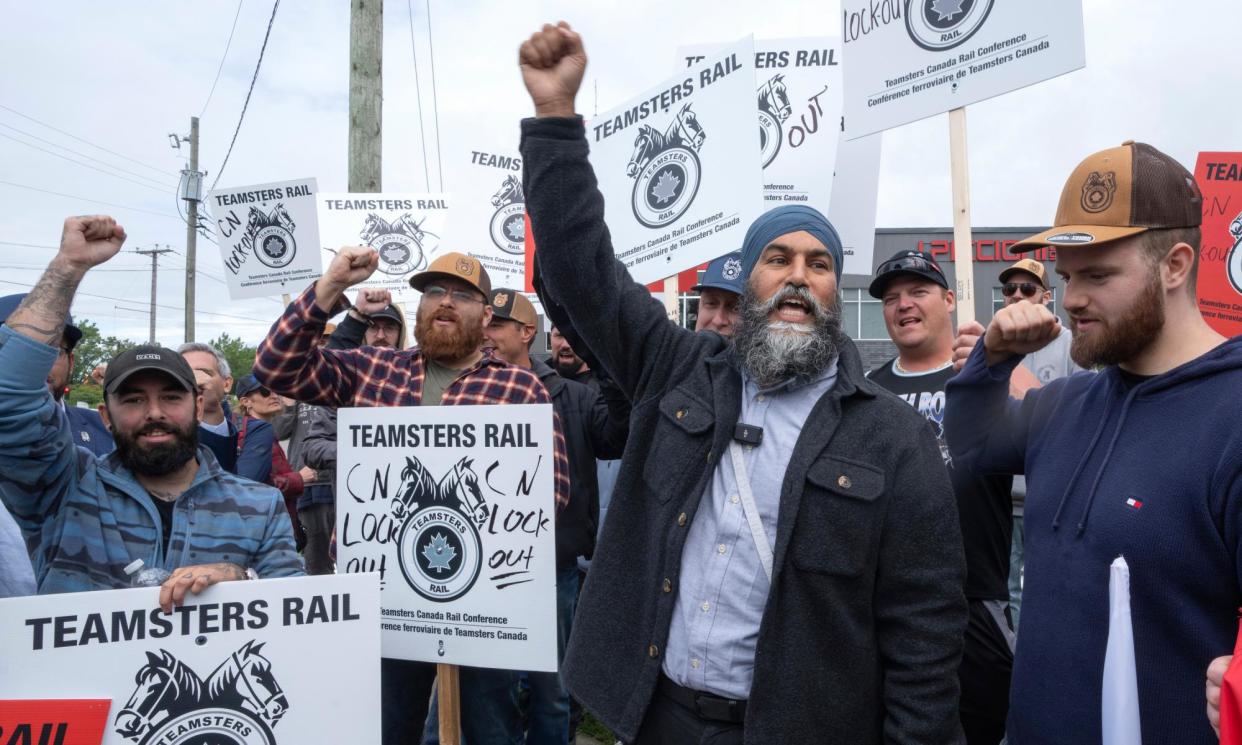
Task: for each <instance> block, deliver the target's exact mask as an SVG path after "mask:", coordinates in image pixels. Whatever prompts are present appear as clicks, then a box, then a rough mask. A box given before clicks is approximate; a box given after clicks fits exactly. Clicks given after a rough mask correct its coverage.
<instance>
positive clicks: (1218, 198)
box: [1195, 153, 1242, 337]
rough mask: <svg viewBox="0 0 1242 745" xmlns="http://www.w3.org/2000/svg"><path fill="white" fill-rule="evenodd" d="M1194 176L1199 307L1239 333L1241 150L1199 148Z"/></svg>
mask: <svg viewBox="0 0 1242 745" xmlns="http://www.w3.org/2000/svg"><path fill="white" fill-rule="evenodd" d="M1195 180H1196V181H1198V182H1199V189H1200V190H1201V191H1202V192H1203V227H1202V235H1203V237H1202V242H1201V248H1200V251H1199V279H1198V282H1197V284H1196V287H1197V293H1198V296H1199V311H1200V312H1201V313H1202V314H1203V318H1204V319H1205V320H1206V321H1207V322H1208V324H1209V325H1210V326H1211V327H1212V328H1214V329H1216V331H1217V333H1220V334H1223V335H1225V336H1228V337H1234V336H1237V335H1238V334H1242V153H1199V161H1198V163H1197V164H1196V165H1195Z"/></svg>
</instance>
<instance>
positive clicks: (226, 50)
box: [198, 0, 245, 119]
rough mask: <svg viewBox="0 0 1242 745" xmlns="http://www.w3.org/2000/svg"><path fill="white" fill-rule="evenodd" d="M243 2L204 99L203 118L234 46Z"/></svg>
mask: <svg viewBox="0 0 1242 745" xmlns="http://www.w3.org/2000/svg"><path fill="white" fill-rule="evenodd" d="M243 2H245V0H237V12H236V13H234V14H233V28H231V29H229V40H228V41H226V42H225V43H224V54H222V55H221V56H220V66H219V67H217V68H216V79H215V80H213V81H211V90H210V91H209V92H208V93H207V100H206V101H203V108H202V110H201V111H199V112H198V118H199V119H202V118H203V113H204V112H206V111H207V105H208V104H210V103H211V97H212V96H213V95H215V93H216V83H219V82H220V73H221V72H223V71H224V61H225V60H226V59H228V58H229V47H231V46H233V33H234V32H235V31H237V19H238V18H240V17H241V9H242V3H243Z"/></svg>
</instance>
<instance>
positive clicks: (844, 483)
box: [837, 474, 853, 489]
mask: <svg viewBox="0 0 1242 745" xmlns="http://www.w3.org/2000/svg"><path fill="white" fill-rule="evenodd" d="M851 484H853V482H852V481H850V477H849V476H846V475H845V474H841V475H840V476H838V477H837V486H839V487H841V488H842V489H848V488H850V485H851Z"/></svg>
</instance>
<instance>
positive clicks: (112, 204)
mask: <svg viewBox="0 0 1242 745" xmlns="http://www.w3.org/2000/svg"><path fill="white" fill-rule="evenodd" d="M0 184H4V185H5V186H15V187H17V188H18V189H29V190H30V191H37V192H40V193H42V194H51V195H52V196H56V197H65V198H67V199H76V200H78V201H81V202H91V203H92V204H104V205H107V206H109V207H119V208H121V209H123V210H131V211H133V212H145V213H147V214H148V215H156V216H157V217H167V218H170V219H173V220H177V221H179V222H185V221H184V220H181V219H180V218H178V217H177V216H176V215H173V214H170V213H168V212H156V211H154V210H147V209H143V208H141V207H131V206H129V205H127V204H116V203H115V202H105V201H103V200H100V199H90V198H88V197H78V196H74V195H73V194H62V193H61V192H59V191H48V190H47V189H40V188H38V187H35V186H27V185H26V184H18V183H15V182H13V181H0Z"/></svg>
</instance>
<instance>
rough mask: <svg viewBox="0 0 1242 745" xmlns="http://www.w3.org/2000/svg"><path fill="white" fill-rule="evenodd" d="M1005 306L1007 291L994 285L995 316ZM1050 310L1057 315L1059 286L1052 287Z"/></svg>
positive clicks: (993, 302) (993, 305)
mask: <svg viewBox="0 0 1242 745" xmlns="http://www.w3.org/2000/svg"><path fill="white" fill-rule="evenodd" d="M1004 307H1005V293H1003V292H1001V288H999V287H993V288H992V315H993V316H995V315H996V311H998V310H1000V309H1001V308H1004ZM1048 310H1050V311H1052V314H1053V315H1056V313H1057V288H1055V287H1053V288H1052V300H1051V301H1050V302H1049V303H1048ZM988 320H989V321H991V320H992V319H991V318H989V319H988Z"/></svg>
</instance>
